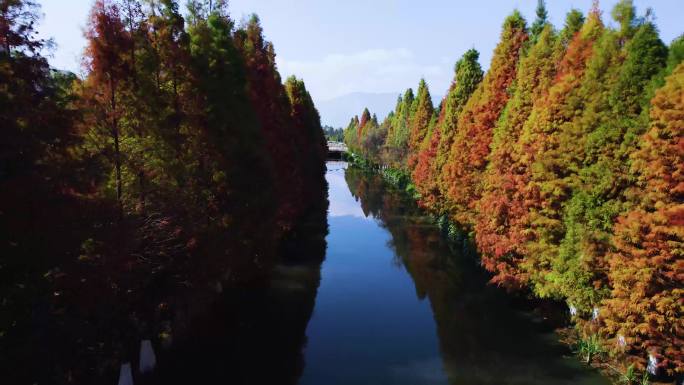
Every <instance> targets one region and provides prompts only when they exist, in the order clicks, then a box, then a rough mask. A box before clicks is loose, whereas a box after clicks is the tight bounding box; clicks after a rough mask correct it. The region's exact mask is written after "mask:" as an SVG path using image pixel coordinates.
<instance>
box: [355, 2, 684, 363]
mask: <svg viewBox="0 0 684 385" xmlns="http://www.w3.org/2000/svg"><path fill="white" fill-rule="evenodd" d="M612 17H613V19H614V20H615V22H616V23H617V27H616V28H610V27H608V26H606V24H605V23H604V21H603V20H602V15H601V11H600V10H599V9H598V6H597V5H596V4H595V5H594V7H593V9H592V10H591V11H590V12H589V14H588V15H586V16H585V15H583V14H582V13H581V12H580V11H578V10H572V11H570V12H569V13H568V15H567V18H566V20H565V24H564V26H563V27H562V28H561V29H560V30H557V29H555V28H554V27H553V26H552V25H550V24H549V23H548V22H547V12H546V9H545V6H544V3H543V1H540V3H539V6H538V8H537V18H536V20H535V21H534V22H533V23H532V25H528V24H527V23H526V21H525V20H524V19H523V17H522V16H521V15H520V13H519V12H517V11H515V12H514V13H513V14H512V15H511V16H509V17H508V18H507V19H506V20H505V22H504V24H503V28H502V32H501V40H500V42H499V44H498V45H497V47H496V49H495V51H494V55H493V58H492V61H491V64H490V66H489V70H488V71H487V72H486V73H484V72H483V70H482V68H481V66H480V64H478V57H479V54H478V52H477V51H475V50H469V51H468V52H466V53H465V54H464V55H463V57H462V58H461V59H460V60H458V62H457V63H456V67H455V75H454V80H453V83H452V84H451V88H450V89H449V92H448V95H447V96H446V97H445V98H444V99H443V100H442V102H441V103H440V105H439V106H433V104H432V98H431V97H430V93H429V90H428V86H427V84H426V83H425V81H423V80H421V82H420V84H419V86H418V91H417V94H414V92H413V91H412V90H411V89H409V90H407V91H406V93H405V94H404V95H403V96H400V97H399V100H398V101H397V106H396V109H395V110H394V111H393V112H392V113H390V115H389V116H388V117H387V119H385V120H384V121H383V122H382V123H379V122H378V121H377V119H376V118H374V116H373V115H371V113H370V112H369V111H368V110H365V111H363V114H362V115H361V117H360V118H359V117H354V118H353V119H352V121H351V122H350V124H349V126H348V127H347V128H346V130H345V142H346V143H347V144H348V146H349V147H350V148H351V149H352V150H353V151H354V152H355V153H356V154H357V155H360V156H362V157H363V158H365V159H366V160H368V161H370V162H372V163H375V164H376V165H381V166H384V167H389V168H391V169H394V170H398V171H400V172H403V173H404V174H405V175H407V176H408V177H410V179H411V181H412V182H413V184H414V185H415V189H416V190H417V192H418V195H419V201H420V203H421V204H422V205H423V206H424V207H425V208H427V209H428V210H430V211H432V212H434V213H436V214H438V215H443V216H447V217H449V218H450V219H451V220H453V221H456V222H458V223H459V224H460V225H461V226H463V227H465V228H466V229H468V230H470V231H472V232H473V234H474V237H475V240H476V243H477V247H478V249H479V251H480V252H481V258H482V265H483V266H484V267H485V268H486V269H487V270H489V271H491V272H492V273H493V278H492V282H494V283H496V284H498V285H501V286H503V287H506V288H508V289H511V290H518V289H527V288H529V289H530V290H531V291H532V292H533V293H534V294H535V295H537V296H539V297H543V298H553V299H556V300H563V301H566V302H567V304H568V306H569V307H570V312H571V313H572V314H573V318H574V320H575V322H576V324H577V329H578V330H579V332H580V334H581V337H582V338H584V339H585V340H586V341H592V342H595V341H600V345H601V346H595V347H594V348H595V349H598V350H599V351H600V350H603V351H609V352H611V354H615V355H616V356H617V357H618V358H619V359H621V361H622V362H625V363H626V366H627V365H630V364H633V365H635V367H636V368H639V369H641V370H644V371H646V370H648V371H649V372H651V373H652V374H655V373H660V374H667V375H675V374H676V373H679V374H680V375H681V373H682V370H683V368H684V334H683V333H684V317H683V315H682V308H683V306H684V304H683V303H682V298H684V287H683V283H684V64H680V62H681V61H682V60H683V59H684V37H680V38H678V39H676V40H675V41H673V42H672V43H671V44H670V46H669V47H668V46H667V45H666V44H664V43H663V42H662V41H661V39H660V38H659V34H658V30H657V28H656V26H655V25H654V23H653V16H652V13H651V11H650V10H649V11H648V12H646V14H645V15H644V16H637V13H636V10H635V8H634V6H633V4H632V1H631V0H622V1H620V2H618V4H617V5H616V6H615V8H614V9H613V11H612Z"/></svg>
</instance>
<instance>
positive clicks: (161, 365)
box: [0, 181, 328, 385]
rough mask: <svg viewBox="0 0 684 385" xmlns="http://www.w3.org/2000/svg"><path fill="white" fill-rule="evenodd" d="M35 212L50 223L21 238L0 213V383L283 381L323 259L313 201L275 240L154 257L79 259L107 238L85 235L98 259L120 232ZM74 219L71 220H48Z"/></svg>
mask: <svg viewBox="0 0 684 385" xmlns="http://www.w3.org/2000/svg"><path fill="white" fill-rule="evenodd" d="M322 182H323V181H321V185H323V183H322ZM321 187H324V186H321ZM49 203H50V204H49V205H46V210H52V211H55V214H54V215H46V217H47V218H55V221H54V222H45V223H36V224H32V228H30V229H28V228H27V229H23V228H22V229H17V226H18V225H20V224H21V223H17V221H16V220H14V218H15V217H18V216H12V220H11V221H10V220H5V217H3V216H2V214H3V209H4V208H1V207H0V277H2V278H3V279H4V280H3V281H0V373H2V375H3V377H2V381H1V382H2V383H3V384H10V385H11V384H112V385H113V384H117V383H118V384H122V385H123V384H126V385H128V384H136V385H140V384H165V385H168V384H205V383H230V384H244V385H252V384H256V385H260V384H296V383H297V381H298V379H299V377H300V376H301V373H302V370H303V367H304V361H303V355H302V351H303V348H304V345H305V343H306V336H305V330H306V326H307V323H308V321H309V319H310V317H311V313H312V310H313V307H314V301H315V298H316V292H317V289H318V285H319V281H320V266H321V263H322V261H323V259H324V257H325V250H326V243H325V236H326V234H327V216H326V215H327V207H328V204H327V200H326V198H325V190H321V194H320V201H317V202H309V203H310V204H311V205H310V211H308V212H307V214H306V215H305V217H303V218H301V220H300V221H299V222H298V223H297V224H296V226H295V227H294V228H292V229H290V231H289V232H288V234H289V236H288V237H287V238H286V239H284V240H283V239H278V241H275V236H274V235H273V232H272V231H268V230H272V229H273V227H274V226H273V224H272V223H269V222H270V221H269V220H268V218H264V219H263V220H262V222H264V223H263V224H259V223H256V224H254V225H253V226H252V227H250V228H248V229H247V230H244V229H243V232H238V231H236V232H233V233H227V234H226V233H225V232H221V233H212V234H207V238H208V239H207V240H206V241H204V242H202V243H201V244H202V245H203V246H202V247H201V248H199V249H195V250H193V252H192V253H175V254H166V255H162V254H159V255H156V256H155V258H154V259H152V258H144V257H142V256H128V255H125V253H115V252H112V253H111V254H112V255H115V254H120V255H121V258H117V259H115V258H107V257H106V256H101V255H85V256H81V257H79V254H78V253H79V247H80V245H81V243H82V241H83V239H84V238H88V237H89V236H90V235H89V234H90V233H91V232H92V228H94V227H95V228H97V229H101V228H102V227H105V228H106V230H110V228H111V231H108V232H107V231H99V233H105V234H111V235H112V239H106V240H103V242H105V241H106V242H107V245H109V246H108V247H112V248H116V247H117V240H119V239H124V237H126V239H128V238H130V234H122V233H118V232H117V231H115V230H116V228H115V227H114V226H112V225H111V224H108V223H94V224H93V223H92V221H90V218H91V217H92V216H88V215H87V214H88V212H89V211H91V210H92V211H93V212H98V213H100V212H101V209H100V208H98V207H94V208H92V209H91V208H89V207H86V206H85V205H84V204H83V203H82V202H81V201H77V202H68V201H55V200H53V201H51V202H49ZM17 211H18V210H17ZM6 212H7V211H5V213H6ZM62 212H67V213H68V212H71V213H73V214H72V215H71V216H69V215H67V214H63V213H62ZM58 214H62V215H58ZM74 215H82V216H83V217H84V218H85V219H81V222H76V221H63V223H59V220H62V218H72V217H73V216H74ZM7 217H9V215H8V216H7ZM254 222H256V221H254ZM79 226H80V227H79ZM108 226H109V227H108ZM27 227H28V225H27ZM7 229H11V230H12V232H7V231H6V230H7ZM172 230H173V229H172ZM249 230H251V231H249ZM155 235H160V236H164V235H165V234H164V233H161V234H160V233H157V234H155ZM5 237H8V238H11V239H10V240H11V242H7V241H6V239H5ZM117 237H120V238H117ZM81 249H83V248H82V247H81ZM115 251H116V250H115ZM81 253H84V251H83V250H81ZM12 263H14V264H15V265H16V266H13V265H12ZM48 264H49V265H48ZM45 265H47V266H45ZM18 267H21V268H22V269H23V270H24V271H26V272H25V273H21V274H20V273H17V271H21V270H19V268H18ZM46 271H47V273H45V272H46Z"/></svg>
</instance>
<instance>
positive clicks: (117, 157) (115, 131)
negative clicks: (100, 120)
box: [109, 79, 123, 219]
mask: <svg viewBox="0 0 684 385" xmlns="http://www.w3.org/2000/svg"><path fill="white" fill-rule="evenodd" d="M109 87H110V90H111V101H110V103H111V108H112V137H113V138H114V168H115V172H116V202H117V204H118V206H119V219H121V217H122V216H123V204H122V202H121V149H120V148H119V119H118V118H117V116H116V115H117V111H116V83H115V82H114V81H113V79H110V81H109Z"/></svg>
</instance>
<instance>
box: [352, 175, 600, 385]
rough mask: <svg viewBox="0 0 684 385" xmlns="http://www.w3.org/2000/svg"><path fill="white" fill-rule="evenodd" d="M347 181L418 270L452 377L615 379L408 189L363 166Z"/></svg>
mask: <svg viewBox="0 0 684 385" xmlns="http://www.w3.org/2000/svg"><path fill="white" fill-rule="evenodd" d="M345 179H346V182H347V184H348V186H349V189H350V191H351V193H352V195H353V196H354V197H355V198H357V199H358V200H359V202H360V205H361V208H362V210H363V212H364V214H365V215H366V216H371V217H373V218H374V219H375V220H376V222H377V223H378V224H379V226H381V227H383V228H385V229H386V230H387V231H388V232H389V233H390V234H391V241H390V244H389V247H391V249H392V250H393V252H394V258H395V261H394V262H395V263H396V264H397V265H401V266H403V267H404V268H405V269H406V271H407V272H408V274H409V275H410V276H411V278H412V280H413V283H414V285H415V292H416V296H417V297H418V298H419V299H421V300H424V299H427V300H428V301H429V304H430V308H431V310H432V314H433V317H434V321H435V323H436V333H437V335H438V339H439V351H440V353H441V360H442V367H443V370H444V372H445V374H446V377H447V378H448V383H450V384H521V385H522V384H607V383H608V381H607V380H606V379H605V378H602V377H601V376H600V375H598V374H597V373H595V372H594V371H592V370H590V369H588V368H586V367H583V366H582V365H581V364H580V363H579V362H578V361H577V360H576V359H575V358H574V357H572V355H571V352H569V350H568V349H567V347H566V346H564V345H562V344H561V343H559V342H558V337H557V335H556V334H555V333H554V332H553V327H554V325H553V323H552V322H550V321H549V320H547V319H546V318H547V317H551V316H552V315H553V314H549V313H546V312H540V309H538V308H535V307H533V306H531V305H530V304H529V303H527V302H526V301H523V300H521V299H520V298H514V297H512V296H510V295H508V294H507V293H505V292H503V291H502V290H500V289H498V288H496V287H493V286H491V285H488V284H487V281H488V276H487V275H486V274H485V272H484V271H483V269H481V268H480V267H479V266H478V264H477V262H476V261H475V260H473V259H472V258H471V257H467V256H465V255H460V254H459V253H456V254H454V252H453V251H452V249H451V248H450V247H449V245H448V243H447V242H446V240H445V238H444V237H443V236H442V234H441V232H440V231H439V229H438V228H437V226H436V225H434V223H433V221H432V220H431V219H430V218H429V217H427V216H425V214H424V213H423V212H422V211H421V210H420V209H419V208H418V207H417V206H416V205H415V204H414V203H413V202H412V201H411V200H410V198H408V197H407V196H406V195H405V194H402V193H400V192H397V191H395V190H393V189H392V188H391V187H390V186H388V185H387V184H386V183H385V182H384V181H383V180H382V178H381V177H380V176H378V175H375V174H369V173H367V172H365V171H363V170H359V169H356V168H348V169H347V170H346V172H345ZM435 383H440V382H439V381H436V382H435Z"/></svg>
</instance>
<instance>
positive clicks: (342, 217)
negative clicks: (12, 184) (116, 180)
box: [0, 162, 608, 385]
mask: <svg viewBox="0 0 684 385" xmlns="http://www.w3.org/2000/svg"><path fill="white" fill-rule="evenodd" d="M326 179H327V182H328V189H329V191H328V200H329V202H328V203H326V202H325V200H324V197H323V194H321V201H320V202H312V203H313V204H312V207H313V209H312V210H311V213H309V214H307V216H305V217H304V218H302V220H301V221H300V222H301V223H300V224H298V225H297V227H296V228H294V229H292V231H291V232H290V233H288V236H287V237H285V238H284V240H278V242H277V244H273V245H271V242H272V241H269V240H270V239H272V237H268V236H265V237H261V238H260V237H259V234H256V233H252V234H250V233H247V235H245V236H244V237H243V235H240V236H239V237H237V239H238V240H240V241H241V243H240V245H241V246H240V247H236V246H235V245H233V247H228V246H230V245H228V246H225V247H227V248H226V249H225V250H223V249H209V250H212V251H216V250H219V251H220V252H211V253H205V254H201V253H197V254H188V255H187V256H184V257H181V256H176V257H175V258H166V259H164V260H163V261H164V263H163V264H162V263H160V264H158V265H154V266H153V267H154V269H150V268H147V265H131V266H129V265H125V266H119V265H117V264H116V263H115V262H116V261H113V262H111V263H109V264H105V263H102V262H97V261H90V260H85V261H81V260H80V259H78V260H77V259H75V258H70V260H73V261H72V262H71V263H70V264H69V263H64V264H63V265H58V267H55V268H53V269H52V270H50V271H49V272H48V273H47V274H40V275H39V276H38V278H37V279H34V280H33V281H26V282H25V283H26V285H25V284H24V283H22V284H21V285H19V284H17V285H16V288H15V289H14V291H13V292H14V293H17V295H16V296H14V297H8V298H10V299H9V300H8V299H7V298H5V299H3V300H2V301H1V302H2V303H3V304H4V306H6V307H7V306H10V305H12V306H14V307H16V308H19V309H27V310H26V312H24V313H22V312H17V311H14V312H6V311H0V321H3V320H4V321H3V322H4V324H11V325H12V326H13V328H11V329H9V332H8V333H7V334H5V330H4V329H1V328H0V372H2V373H3V374H4V375H5V377H4V382H3V383H8V384H28V383H32V384H65V385H66V384H74V383H77V384H106V385H110V384H111V385H114V384H119V385H132V384H135V385H144V384H159V385H170V384H216V383H225V384H233V385H262V384H263V385H296V384H299V385H383V384H388V385H389V384H392V385H404V384H406V385H409V384H411V385H423V384H425V385H433V384H453V385H457V384H458V385H471V384H492V385H502V384H520V385H523V384H524V385H535V384H540V385H541V384H568V385H569V384H573V385H594V384H595V385H599V384H601V385H603V384H608V382H607V380H606V379H604V378H603V377H601V376H600V375H599V374H598V373H596V372H595V371H593V370H591V369H589V368H587V367H586V366H584V365H583V364H582V363H580V362H579V360H577V359H576V358H575V357H574V356H573V354H572V352H571V351H570V350H569V349H568V348H567V347H566V346H564V345H563V344H561V343H559V342H558V341H559V338H558V336H557V335H556V334H555V333H554V329H555V327H557V326H558V325H561V324H562V323H563V321H564V319H565V318H567V314H565V313H566V312H567V309H562V308H560V307H556V308H555V310H554V308H553V306H552V305H549V304H547V303H539V302H537V303H532V302H531V301H529V300H526V299H524V298H522V299H521V298H518V297H515V296H512V295H509V294H507V293H505V292H504V291H502V290H500V289H498V288H497V287H493V286H492V285H488V284H487V280H488V277H487V274H486V273H485V272H484V271H483V270H482V268H481V267H480V266H479V265H478V262H477V257H476V255H474V253H473V251H472V249H471V248H470V247H468V245H467V244H463V243H461V244H454V243H453V242H447V241H446V239H447V238H446V237H445V236H443V234H442V233H441V231H440V229H439V228H438V227H437V226H436V225H435V224H434V223H433V221H432V220H431V219H430V218H429V217H428V216H426V215H425V213H424V212H422V211H421V210H420V209H419V208H418V207H417V206H416V204H415V203H414V202H413V201H411V199H410V198H408V197H407V196H406V195H405V194H403V193H401V192H398V191H395V190H394V189H392V188H391V187H390V186H389V185H388V184H387V183H385V182H384V181H383V180H382V178H381V177H379V176H378V175H375V174H370V173H367V172H364V171H362V170H359V169H356V168H349V167H348V166H347V164H346V163H344V162H328V164H327V173H326ZM321 193H323V191H322V192H321ZM326 208H327V210H328V211H327V216H326V211H325V210H326ZM43 227H44V229H43V231H46V232H48V233H50V232H52V231H53V227H51V226H48V225H46V226H43ZM266 228H270V227H268V226H266ZM58 230H59V229H58ZM36 234H41V233H36ZM60 234H63V233H58V235H60ZM64 234H66V233H64ZM75 235H76V237H75V239H82V237H83V234H80V233H79V234H75ZM32 236H33V237H35V238H36V239H40V236H39V235H32ZM215 236H217V237H225V236H226V234H224V233H218V234H216V235H215ZM250 242H251V243H250ZM258 242H262V243H264V244H265V245H266V246H267V247H258V248H256V247H252V246H250V245H252V244H256V243H258ZM56 244H59V243H56ZM219 244H220V245H222V246H223V244H222V243H219ZM242 244H245V245H247V246H244V247H243V246H242ZM250 250H257V251H258V250H267V251H269V253H268V254H266V255H264V254H259V253H257V252H249V251H250ZM67 256H68V255H67ZM96 262H97V263H96ZM0 268H1V266H0ZM34 281H35V282H34ZM29 288H31V289H30V290H29ZM35 293H42V294H35ZM6 294H12V293H6ZM13 301H14V302H13ZM22 301H23V302H22ZM13 304H14V305H13ZM19 305H22V306H21V307H20V306H19ZM0 310H3V308H0ZM565 321H567V320H565ZM3 322H0V326H2V325H3Z"/></svg>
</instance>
